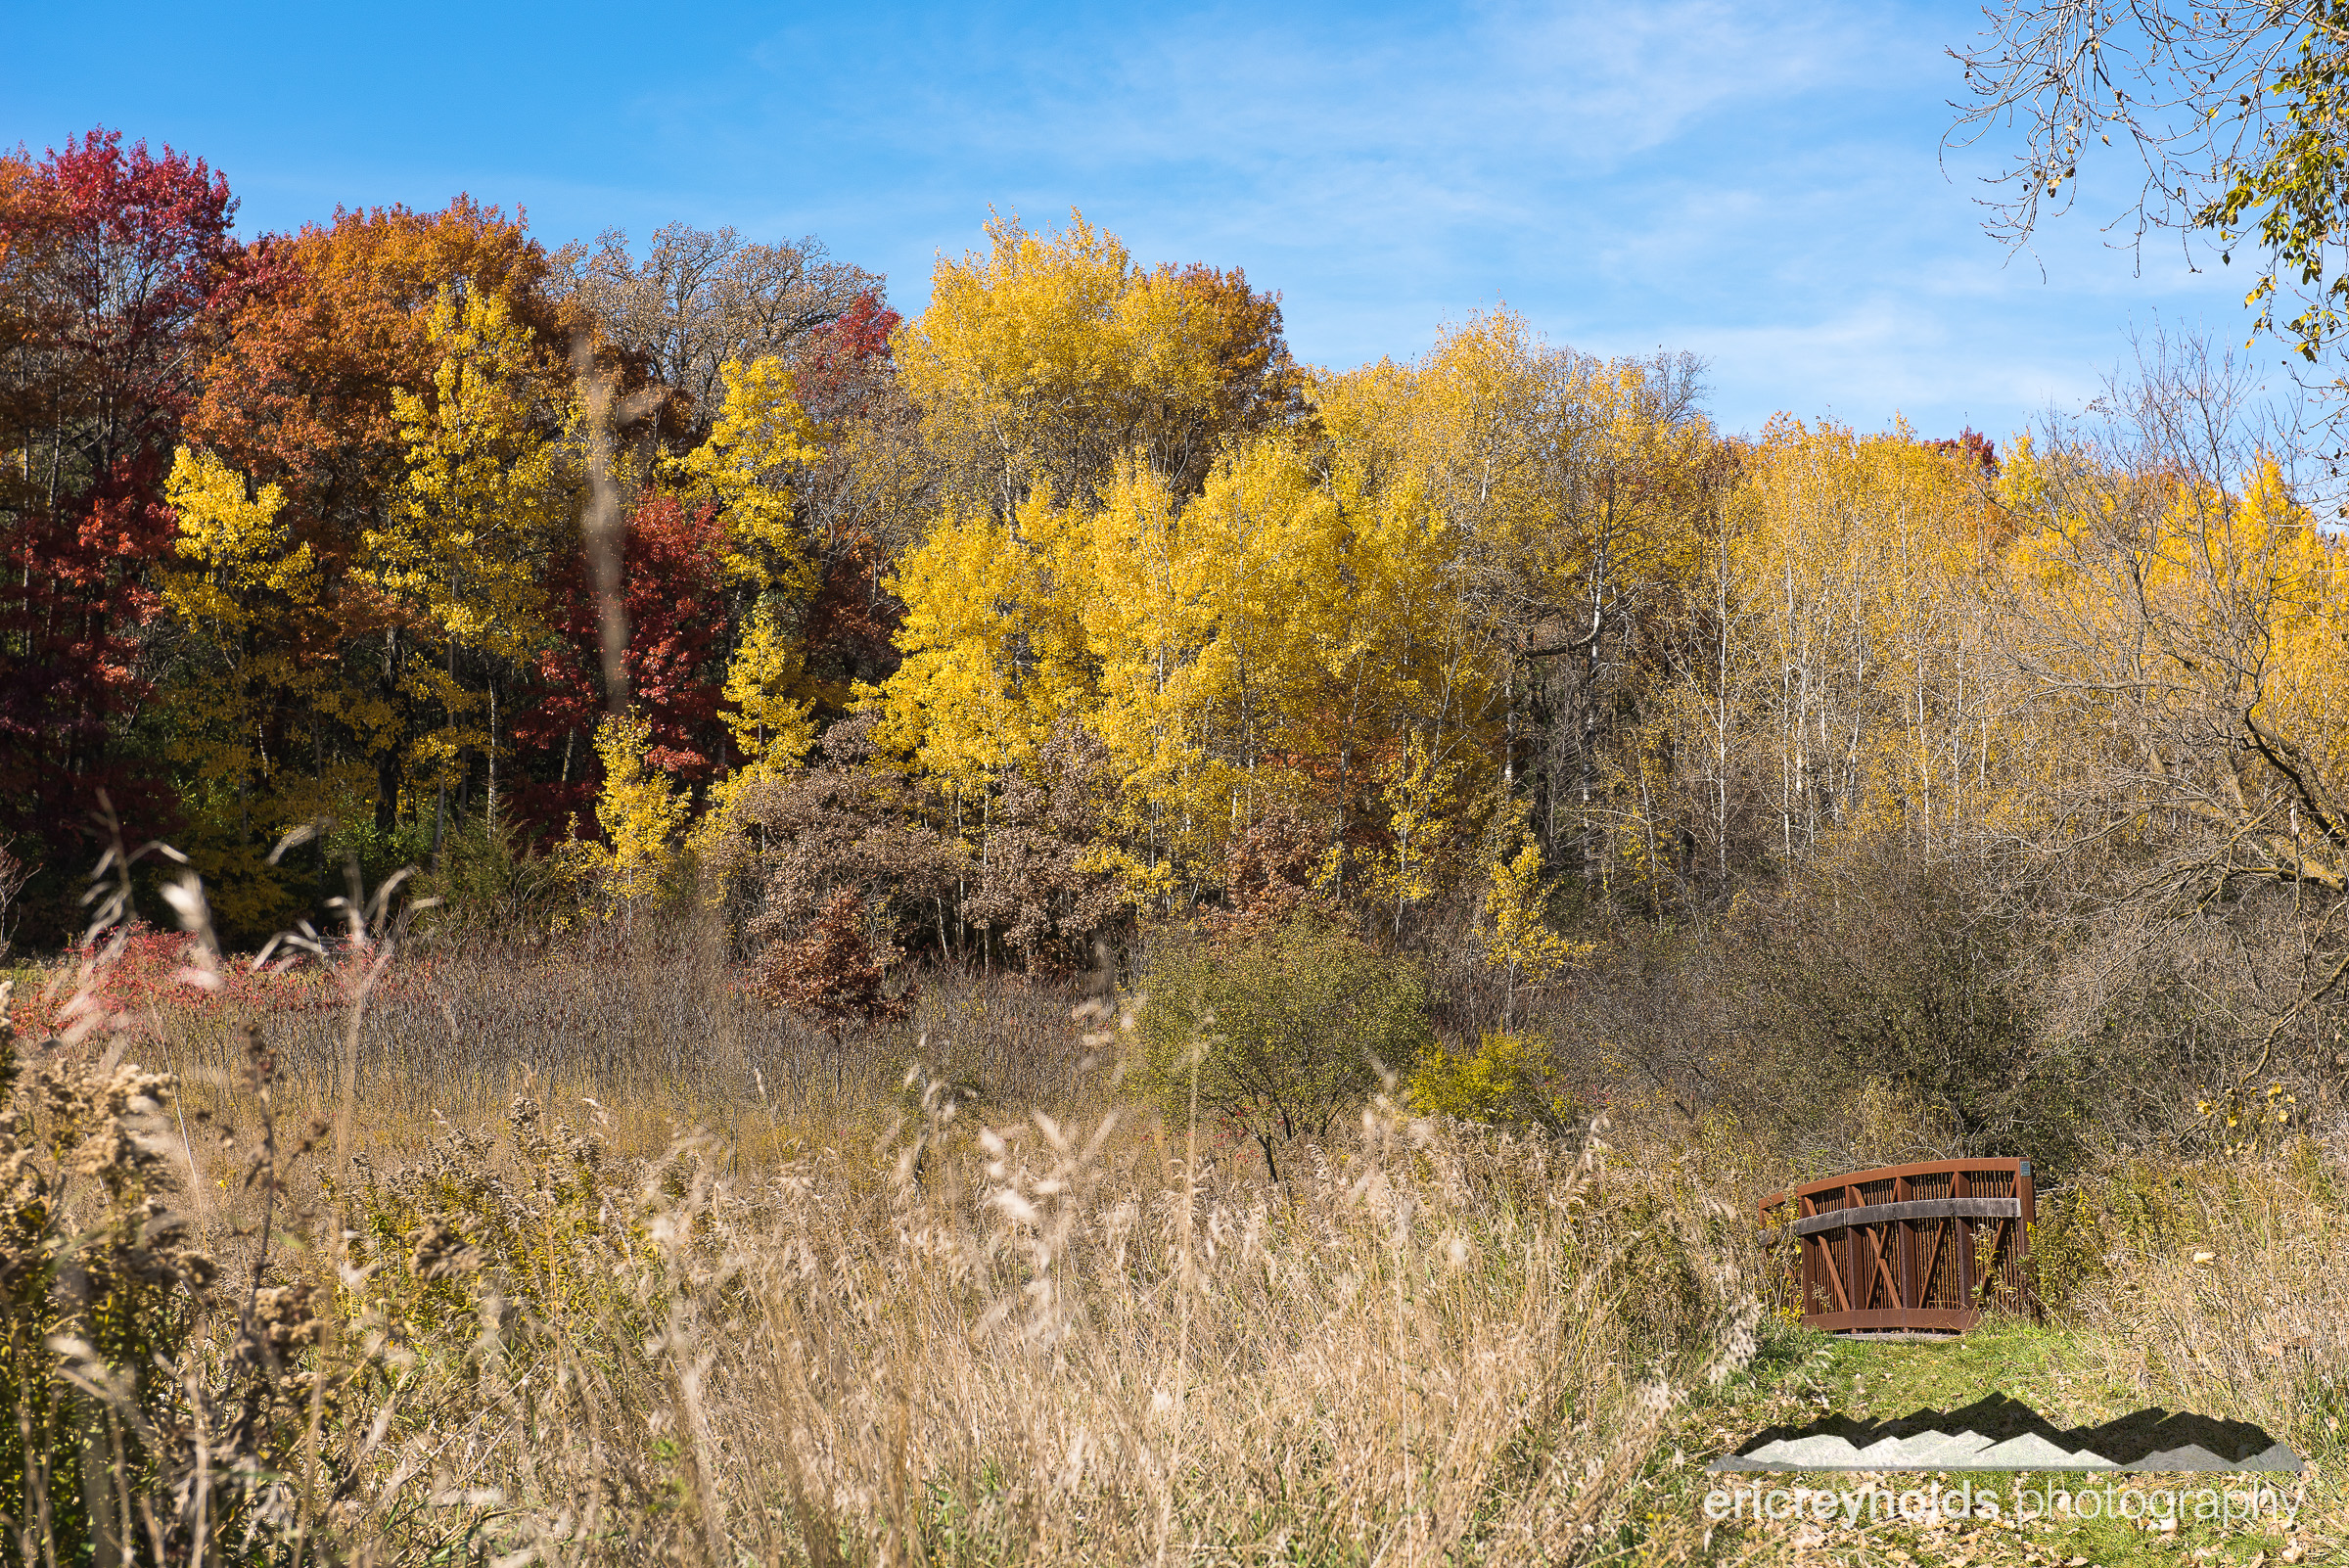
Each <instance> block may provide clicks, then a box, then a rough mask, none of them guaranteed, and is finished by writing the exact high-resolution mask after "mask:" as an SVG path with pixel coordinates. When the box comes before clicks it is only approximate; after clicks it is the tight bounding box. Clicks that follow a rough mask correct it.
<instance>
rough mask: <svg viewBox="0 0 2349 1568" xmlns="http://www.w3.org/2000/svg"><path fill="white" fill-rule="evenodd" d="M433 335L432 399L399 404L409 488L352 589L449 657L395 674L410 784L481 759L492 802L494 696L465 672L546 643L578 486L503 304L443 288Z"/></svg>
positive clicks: (371, 539) (405, 665)
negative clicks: (490, 710) (557, 564)
mask: <svg viewBox="0 0 2349 1568" xmlns="http://www.w3.org/2000/svg"><path fill="white" fill-rule="evenodd" d="M428 333H429V336H430V340H431V342H432V344H433V345H434V346H435V347H436V348H438V351H439V355H440V358H439V364H438V368H437V369H436V370H435V371H434V375H433V385H432V387H431V389H430V391H429V392H424V391H407V390H402V391H400V392H397V393H395V394H394V397H393V413H394V415H395V417H396V418H397V420H398V423H399V430H400V436H401V438H402V440H403V441H404V442H405V443H406V446H407V452H408V472H407V477H406V479H405V481H404V483H403V484H401V486H400V488H399V489H398V491H397V492H396V493H395V494H394V495H393V497H392V498H391V505H390V507H389V508H388V509H387V512H388V515H387V516H386V518H385V520H384V524H383V526H382V527H380V528H373V529H369V530H365V531H364V532H363V533H362V535H361V538H360V545H361V551H360V559H359V561H358V563H357V566H356V571H355V574H354V575H355V576H356V577H357V578H358V579H359V580H360V581H361V582H363V583H365V584H366V585H367V586H368V587H370V588H371V589H372V590H373V591H374V593H375V594H376V595H377V596H378V597H379V598H380V599H381V600H382V601H384V602H385V603H387V604H388V605H390V606H391V607H392V608H393V609H394V610H395V612H396V613H397V615H398V616H399V617H400V619H401V621H402V622H403V623H404V624H405V627H406V629H407V633H408V636H409V637H410V638H412V639H414V640H416V641H418V642H438V644H439V649H438V658H435V659H430V660H428V659H426V658H423V657H404V658H395V659H394V661H393V663H394V666H395V668H396V670H397V679H396V689H397V690H398V692H399V693H400V694H401V695H402V696H403V697H404V698H405V699H406V700H407V702H408V704H409V705H410V716H409V720H408V724H407V728H408V730H409V736H408V742H407V753H408V755H407V759H406V761H407V769H408V774H409V777H410V778H411V779H417V778H428V779H429V778H440V779H445V778H447V777H448V776H450V775H451V774H452V773H453V771H454V769H455V767H456V764H457V761H458V758H459V757H460V756H461V754H463V753H464V752H466V751H468V750H473V751H479V752H482V753H484V754H486V755H487V756H488V757H489V759H490V765H491V773H490V778H491V790H492V794H493V795H494V791H495V787H496V786H495V780H496V771H495V766H496V757H497V740H496V736H495V734H494V732H493V731H494V726H495V717H494V715H488V720H487V722H484V719H483V717H482V716H481V715H482V713H483V710H484V706H485V698H486V693H485V692H484V691H483V690H477V689H475V687H476V684H477V683H476V682H474V681H471V680H469V678H468V675H467V672H466V671H465V669H463V668H462V667H461V664H460V659H461V656H463V655H466V654H486V655H490V656H493V657H495V658H497V659H499V660H503V661H516V660H519V659H521V658H522V657H523V656H524V655H525V654H527V653H528V652H529V651H530V649H531V648H532V647H533V646H534V645H535V643H536V641H537V639H538V638H539V637H540V636H542V635H543V634H544V621H543V616H542V604H543V598H544V594H543V591H542V587H541V583H542V581H543V578H544V576H545V567H546V562H547V560H548V558H549V556H550V555H551V553H552V551H553V549H554V546H555V542H556V540H557V539H558V538H559V537H560V535H561V530H562V526H563V525H564V524H565V523H566V522H567V521H568V519H569V517H570V515H571V502H572V480H571V478H570V477H569V476H568V475H567V474H566V473H565V471H564V469H563V467H562V465H561V463H560V461H559V449H558V446H557V443H556V441H555V440H554V438H553V437H552V436H551V434H550V432H549V431H548V429H547V421H546V418H545V416H544V413H543V411H542V409H541V408H540V406H539V395H538V365H537V357H536V350H535V348H534V346H533V345H532V343H531V340H530V333H529V331H528V329H526V328H525V327H523V326H522V325H521V324H520V323H518V322H516V321H515V320H514V319H513V317H512V315H511V314H510V313H509V312H508V310H507V308H506V305H505V303H504V301H503V300H500V299H499V298H498V297H497V296H495V295H491V294H485V293H479V292H466V293H463V294H460V293H459V292H458V291H456V290H454V289H445V288H444V289H443V290H441V292H440V294H439V295H438V298H437V299H436V300H434V302H433V306H432V311H431V317H430V320H429V323H428ZM436 719H437V720H438V721H437V722H436V721H435V720H436Z"/></svg>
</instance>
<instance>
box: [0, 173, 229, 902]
mask: <svg viewBox="0 0 2349 1568" xmlns="http://www.w3.org/2000/svg"><path fill="white" fill-rule="evenodd" d="M235 209H236V204H235V202H234V201H233V200H232V199H231V198H230V196H229V192H228V183H227V181H226V180H225V179H223V178H222V177H221V176H220V175H218V174H216V173H214V172H213V171H212V170H210V169H209V168H207V167H206V165H205V164H204V163H203V162H202V161H198V160H194V159H190V158H188V157H186V156H185V155H183V154H179V153H175V152H173V151H171V150H170V149H169V148H165V149H163V151H162V152H161V154H160V155H156V154H151V153H149V152H148V150H147V144H146V143H144V142H139V143H136V144H134V145H133V146H131V147H129V148H125V147H124V146H123V145H122V138H121V136H120V134H119V133H118V132H115V131H109V130H106V129H103V128H100V129H96V130H93V131H91V132H90V134H89V135H88V136H87V137H85V138H82V139H79V140H70V139H69V140H68V141H67V143H66V146H65V149H64V151H62V152H60V151H58V150H56V149H54V148H53V149H51V150H49V152H48V153H47V154H46V156H44V157H43V158H42V159H41V160H40V161H37V162H35V161H32V160H30V159H29V158H27V157H25V156H23V155H22V154H20V155H19V156H17V157H16V158H13V159H0V451H5V452H6V453H8V455H9V462H8V464H7V465H6V468H5V470H4V471H0V831H9V830H14V831H19V832H22V833H23V835H24V842H26V843H27V844H30V845H35V846H37V850H36V852H35V853H37V855H38V857H39V858H40V859H41V860H42V861H43V862H44V865H43V873H44V874H43V881H44V882H45V883H50V884H59V883H61V882H62V880H63V879H64V878H66V877H67V876H69V873H70V869H71V867H72V866H73V865H75V864H77V863H78V862H79V860H80V859H81V858H82V855H81V853H80V852H81V851H82V850H83V849H84V848H85V846H83V845H81V843H80V842H79V836H78V834H77V833H76V832H75V830H74V828H73V826H72V824H75V823H78V822H80V821H81V820H83V818H84V816H85V814H86V812H87V811H88V809H89V807H90V805H91V802H92V800H93V798H94V796H95V794H96V792H97V791H98V790H99V789H101V788H103V789H105V790H107V791H108V792H109V794H110V795H111V796H112V797H113V799H114V802H115V807H116V809H117V810H118V811H120V812H121V813H122V814H123V816H124V818H125V819H126V820H127V821H128V822H129V823H131V824H132V829H133V831H134V832H137V831H152V830H155V829H160V828H161V827H163V826H164V825H165V818H166V817H167V816H168V813H169V801H168V797H167V793H166V792H165V791H164V790H163V788H162V787H161V785H160V784H159V783H158V782H157V780H156V778H155V777H154V776H153V774H151V773H150V772H149V771H147V770H146V769H143V768H142V767H140V766H139V765H138V761H137V760H136V759H135V758H133V757H132V756H131V755H130V753H129V749H128V747H127V745H126V740H127V731H128V729H129V727H130V725H131V724H132V722H133V720H134V718H135V716H136V715H137V714H138V712H139V709H140V705H141V703H142V701H143V699H144V698H145V697H146V695H147V693H148V690H149V687H150V676H151V673H152V671H151V669H150V668H149V663H148V661H147V660H146V659H144V658H143V640H144V638H143V633H144V631H145V629H146V628H147V626H148V624H149V623H150V622H152V621H153V620H154V618H155V616H156V612H157V607H158V601H157V598H156V594H155V591H154V584H153V582H152V581H151V580H150V569H151V567H152V565H153V563H154V562H155V561H156V559H157V558H158V557H159V556H161V554H162V553H163V552H164V551H166V550H168V549H169V547H170V543H171V539H172V534H173V519H172V515H171V512H170V509H169V508H168V507H167V506H165V505H164V503H163V500H162V486H163V481H164V478H165V476H166V475H167V474H168V473H169V470H170V465H171V458H172V452H173V448H174V446H175V445H176V443H177V441H178V439H179V431H180V422H181V419H182V417H183V416H184V415H185V414H186V412H187V410H188V408H189V406H190V404H191V403H192V402H193V400H194V397H195V394H196V377H195V373H194V364H195V361H196V357H197V346H198V344H199V342H200V340H201V338H202V336H203V334H204V331H205V329H206V327H207V317H208V315H209V312H210V308H211V305H212V301H213V300H214V298H215V296H216V295H217V293H218V292H219V290H220V288H221V286H222V284H223V283H224V281H225V280H226V279H227V278H228V276H229V273H230V270H231V266H232V263H233V261H234V258H235V257H236V255H237V251H238V248H237V245H236V242H235V241H234V240H233V239H232V238H231V237H230V235H229V220H230V218H231V216H232V215H233V214H234V212H235ZM44 891H45V892H46V893H47V894H48V897H47V898H45V899H36V904H56V903H57V900H58V896H59V894H60V893H61V892H62V887H60V886H55V885H53V886H50V887H47V888H46V889H44ZM51 912H52V913H60V912H62V910H53V911H51ZM36 922H37V928H46V927H48V926H51V925H54V924H55V922H54V920H51V921H39V920H38V915H37V912H36ZM39 934H40V935H41V936H42V937H45V938H46V937H54V936H56V935H57V934H58V932H57V931H56V930H49V929H40V930H39Z"/></svg>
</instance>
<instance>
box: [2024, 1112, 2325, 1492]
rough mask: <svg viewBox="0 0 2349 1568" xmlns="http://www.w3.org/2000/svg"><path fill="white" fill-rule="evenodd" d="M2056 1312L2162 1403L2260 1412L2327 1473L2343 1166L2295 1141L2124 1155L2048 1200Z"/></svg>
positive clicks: (2044, 1257) (2244, 1415)
mask: <svg viewBox="0 0 2349 1568" xmlns="http://www.w3.org/2000/svg"><path fill="white" fill-rule="evenodd" d="M2041 1212H2042V1224H2041V1227H2040V1228H2041V1234H2040V1236H2039V1237H2038V1241H2039V1245H2040V1249H2041V1259H2040V1266H2041V1268H2042V1271H2043V1273H2045V1274H2046V1275H2047V1276H2048V1277H2049V1280H2050V1286H2051V1287H2052V1288H2051V1290H2050V1292H2049V1293H2050V1294H2052V1295H2053V1296H2054V1298H2055V1300H2054V1303H2053V1305H2054V1307H2055V1310H2056V1315H2057V1320H2058V1321H2059V1322H2061V1323H2063V1324H2065V1325H2067V1326H2070V1327H2072V1328H2074V1329H2075V1330H2077V1331H2078V1332H2079V1334H2080V1337H2081V1342H2082V1343H2083V1344H2084V1345H2085V1346H2087V1347H2088V1348H2089V1349H2090V1351H2091V1353H2092V1355H2093V1357H2094V1359H2095V1360H2096V1363H2097V1366H2098V1369H2099V1370H2100V1371H2101V1372H2102V1373H2103V1374H2104V1375H2105V1376H2107V1377H2108V1378H2109V1379H2110V1380H2111V1381H2113V1382H2115V1383H2117V1384H2119V1385H2121V1386H2123V1387H2128V1388H2134V1389H2138V1390H2141V1391H2142V1393H2143V1394H2145V1395H2146V1396H2148V1397H2150V1398H2153V1399H2157V1400H2160V1401H2163V1402H2165V1403H2167V1404H2168V1405H2169V1406H2170V1407H2172V1408H2178V1409H2188V1410H2200V1411H2206V1412H2212V1413H2218V1414H2224V1415H2228V1416H2231V1417H2234V1418H2237V1419H2243V1420H2250V1421H2256V1422H2258V1423H2259V1424H2260V1425H2261V1426H2263V1427H2265V1428H2266V1429H2267V1430H2268V1431H2269V1432H2271V1433H2273V1434H2275V1435H2276V1436H2278V1437H2280V1438H2281V1439H2283V1440H2284V1441H2286V1442H2288V1443H2290V1444H2291V1445H2292V1446H2293V1447H2294V1448H2295V1449H2296V1450H2298V1451H2299V1453H2302V1454H2303V1455H2305V1456H2309V1457H2312V1458H2315V1459H2317V1460H2318V1461H2319V1462H2320V1464H2321V1465H2322V1466H2323V1467H2324V1468H2325V1469H2326V1470H2327V1471H2329V1472H2330V1473H2332V1474H2334V1475H2338V1474H2340V1473H2341V1469H2342V1465H2343V1461H2344V1460H2345V1459H2349V1442H2345V1441H2344V1433H2343V1430H2342V1423H2343V1419H2344V1417H2349V1164H2345V1163H2344V1160H2343V1157H2342V1151H2341V1149H2340V1148H2339V1147H2338V1146H2337V1145H2335V1144H2332V1143H2329V1142H2326V1141H2320V1140H2318V1139H2314V1138H2309V1137H2297V1138H2293V1139H2291V1140H2289V1141H2287V1142H2285V1143H2283V1144H2282V1145H2280V1147H2269V1148H2263V1149H2259V1150H2256V1151H2254V1152H2251V1153H2248V1154H2238V1155H2236V1156H2234V1157H2203V1158H2198V1159H2192V1160H2183V1161H2169V1162H2160V1163H2156V1162H2153V1161H2144V1160H2132V1161H2127V1162H2124V1163H2117V1164H2115V1165H2113V1166H2112V1167H2110V1168H2108V1169H2106V1170H2104V1171H2102V1172H2100V1173H2098V1174H2096V1175H2095V1176H2090V1177H2087V1178H2084V1179H2082V1180H2080V1181H2078V1182H2076V1183H2074V1184H2073V1185H2072V1186H2071V1187H2070V1189H2069V1190H2068V1191H2066V1192H2065V1193H2063V1194H2062V1195H2061V1196H2060V1197H2059V1198H2057V1199H2056V1200H2055V1201H2054V1202H2052V1203H2050V1204H2046V1205H2043V1208H2042V1211H2041Z"/></svg>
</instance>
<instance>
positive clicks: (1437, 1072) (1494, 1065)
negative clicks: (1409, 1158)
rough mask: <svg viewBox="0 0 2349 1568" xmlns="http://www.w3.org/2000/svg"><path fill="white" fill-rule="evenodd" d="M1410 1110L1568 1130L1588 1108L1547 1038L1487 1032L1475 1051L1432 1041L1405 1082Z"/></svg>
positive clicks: (1583, 1119) (1586, 1116) (1494, 1123)
mask: <svg viewBox="0 0 2349 1568" xmlns="http://www.w3.org/2000/svg"><path fill="white" fill-rule="evenodd" d="M1405 1087H1406V1088H1407V1090H1408V1092H1409V1096H1410V1103H1411V1109H1412V1110H1414V1111H1417V1112H1418V1113H1420V1114H1421V1115H1422V1116H1449V1117H1451V1118H1453V1119H1455V1120H1457V1121H1462V1122H1482V1123H1485V1124H1487V1125H1488V1126H1492V1127H1505V1128H1514V1129H1520V1130H1538V1131H1542V1132H1546V1133H1550V1134H1553V1135H1556V1134H1563V1133H1566V1132H1570V1131H1572V1130H1574V1129H1575V1128H1577V1127H1579V1126H1580V1125H1582V1124H1583V1123H1585V1122H1587V1121H1589V1118H1590V1113H1591V1107H1590V1106H1589V1104H1587V1103H1586V1102H1585V1100H1584V1098H1583V1096H1582V1095H1581V1094H1579V1093H1577V1092H1576V1091H1575V1089H1574V1088H1573V1087H1572V1086H1571V1085H1569V1084H1566V1083H1565V1082H1564V1081H1563V1080H1562V1079H1561V1078H1560V1077H1559V1075H1558V1071H1557V1066H1556V1063H1555V1061H1554V1060H1553V1053H1552V1052H1551V1050H1550V1047H1549V1042H1548V1041H1547V1040H1544V1039H1542V1038H1539V1037H1536V1036H1529V1035H1521V1034H1498V1033H1495V1032H1494V1031H1491V1030H1487V1031H1486V1032H1485V1033H1484V1034H1483V1035H1481V1036H1479V1037H1478V1038H1477V1042H1476V1048H1475V1049H1474V1050H1472V1051H1471V1050H1460V1051H1450V1050H1446V1049H1445V1048H1444V1047H1443V1046H1442V1045H1441V1044H1434V1045H1430V1046H1429V1047H1428V1048H1427V1049H1426V1050H1425V1051H1423V1052H1422V1053H1421V1054H1420V1057H1419V1060H1418V1063H1417V1065H1416V1066H1414V1067H1413V1068H1412V1070H1411V1076H1410V1079H1409V1082H1408V1083H1407V1084H1406V1085H1405Z"/></svg>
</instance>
